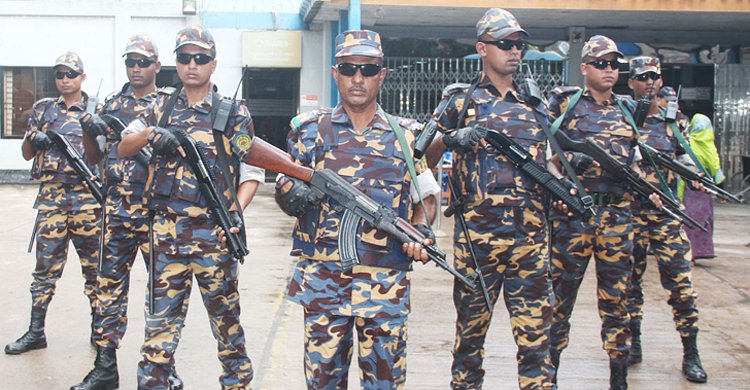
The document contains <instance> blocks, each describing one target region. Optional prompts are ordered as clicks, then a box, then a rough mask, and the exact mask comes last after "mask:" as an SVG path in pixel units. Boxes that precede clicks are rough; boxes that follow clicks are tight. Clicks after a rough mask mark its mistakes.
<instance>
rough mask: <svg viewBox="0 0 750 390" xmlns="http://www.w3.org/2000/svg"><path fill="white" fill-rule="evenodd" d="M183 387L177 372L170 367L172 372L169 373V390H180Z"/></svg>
mask: <svg viewBox="0 0 750 390" xmlns="http://www.w3.org/2000/svg"><path fill="white" fill-rule="evenodd" d="M183 386H184V385H183V384H182V378H180V376H179V375H177V371H175V369H174V367H172V372H170V373H169V390H182V388H183Z"/></svg>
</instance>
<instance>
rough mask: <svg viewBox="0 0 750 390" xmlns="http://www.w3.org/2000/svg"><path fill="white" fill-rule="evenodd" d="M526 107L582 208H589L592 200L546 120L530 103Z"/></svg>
mask: <svg viewBox="0 0 750 390" xmlns="http://www.w3.org/2000/svg"><path fill="white" fill-rule="evenodd" d="M528 105H529V107H531V111H533V112H534V118H536V121H537V123H539V126H541V127H542V130H544V134H545V135H546V136H547V141H548V142H549V145H550V147H552V151H553V152H555V154H557V155H558V156H559V157H560V163H562V165H563V168H565V172H567V173H568V176H569V177H570V180H571V181H573V184H574V185H575V186H576V190H577V191H578V197H579V198H580V199H581V202H583V205H584V207H586V208H591V207H592V206H593V205H594V199H593V198H592V197H591V195H589V194H588V192H586V188H584V187H583V183H581V180H579V179H578V175H576V171H575V170H574V169H573V167H572V166H571V165H570V162H569V161H568V158H567V157H566V156H565V151H564V150H562V148H561V147H560V144H558V143H557V139H555V136H554V135H553V134H552V131H550V129H549V124H548V123H547V119H546V118H545V117H544V116H542V113H541V112H539V110H538V109H537V108H538V106H537V107H534V106H532V105H531V103H530V102H529V103H528Z"/></svg>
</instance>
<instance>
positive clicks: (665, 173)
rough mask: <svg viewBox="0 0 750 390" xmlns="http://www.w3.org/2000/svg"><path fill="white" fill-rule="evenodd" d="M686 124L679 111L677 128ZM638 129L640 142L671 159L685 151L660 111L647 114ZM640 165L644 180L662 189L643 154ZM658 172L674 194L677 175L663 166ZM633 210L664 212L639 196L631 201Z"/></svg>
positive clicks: (630, 103)
mask: <svg viewBox="0 0 750 390" xmlns="http://www.w3.org/2000/svg"><path fill="white" fill-rule="evenodd" d="M636 105H637V103H636V102H635V101H634V100H632V99H630V101H629V102H628V106H629V107H635V106H636ZM686 125H687V123H686V121H685V117H684V115H682V113H681V112H680V113H678V116H677V128H678V129H679V130H680V131H682V129H685V127H686ZM638 131H639V132H640V137H639V140H640V141H641V142H643V143H645V144H646V145H648V146H650V147H652V148H654V149H656V150H658V151H659V152H662V153H664V154H666V155H668V156H669V157H671V158H673V159H675V158H677V156H678V155H681V154H684V153H685V149H683V147H682V145H680V143H679V141H677V137H675V135H674V131H673V130H672V126H670V124H669V123H668V122H667V121H666V120H665V119H664V116H663V115H662V113H661V112H659V113H657V114H653V115H649V116H647V117H646V120H645V121H644V123H643V126H642V127H640V128H638ZM640 166H641V169H642V170H643V173H644V174H645V178H646V180H647V181H648V182H649V183H651V184H653V185H654V186H656V188H659V189H663V188H662V185H661V182H660V181H659V177H658V176H657V175H656V172H654V168H653V166H651V163H650V162H649V160H648V158H646V157H645V156H644V158H643V160H641V162H640ZM659 172H661V175H662V177H663V178H664V179H665V180H666V181H667V185H668V187H669V188H670V189H671V190H672V191H673V192H674V193H675V194H676V191H677V179H678V178H679V176H677V174H676V173H674V172H672V171H670V170H668V169H664V168H660V169H659ZM633 211H634V214H638V215H644V214H664V213H663V212H661V211H659V210H658V209H655V208H654V207H653V206H652V205H651V202H650V201H646V200H644V199H642V198H640V197H638V198H636V200H635V201H634V202H633Z"/></svg>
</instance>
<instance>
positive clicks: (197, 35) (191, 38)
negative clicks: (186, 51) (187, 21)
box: [174, 26, 216, 52]
mask: <svg viewBox="0 0 750 390" xmlns="http://www.w3.org/2000/svg"><path fill="white" fill-rule="evenodd" d="M185 45H195V46H198V47H202V48H204V49H213V48H215V47H216V42H215V41H214V37H213V36H212V35H211V33H210V32H208V30H206V29H205V28H203V26H190V27H185V28H183V29H182V30H180V32H178V33H177V38H176V39H175V44H174V51H175V52H176V51H177V49H179V48H180V47H182V46H185Z"/></svg>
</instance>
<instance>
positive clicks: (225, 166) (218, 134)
mask: <svg viewBox="0 0 750 390" xmlns="http://www.w3.org/2000/svg"><path fill="white" fill-rule="evenodd" d="M222 105H223V108H225V109H227V110H228V112H229V115H216V113H217V112H218V111H219V107H220V106H222ZM227 105H228V106H229V107H227ZM233 110H234V101H233V100H229V99H219V96H218V95H217V93H216V92H214V93H213V98H212V99H211V114H210V115H209V117H210V118H211V123H212V128H213V135H214V145H215V146H216V155H217V157H218V160H219V167H221V171H222V172H223V173H224V175H223V176H224V181H225V183H226V185H227V187H228V188H229V192H230V193H231V194H232V202H234V205H235V207H237V213H238V214H239V215H240V219H241V220H242V224H243V225H244V223H245V218H244V216H243V215H242V207H241V205H240V202H239V200H238V199H237V191H236V190H235V188H234V187H235V186H234V185H233V183H232V180H231V178H232V176H231V175H230V173H229V158H228V157H227V151H226V150H224V137H223V135H224V131H225V129H226V127H227V123H228V122H229V117H230V116H231V115H232V111H233ZM227 233H228V232H227Z"/></svg>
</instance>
